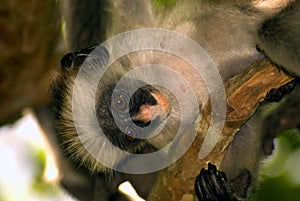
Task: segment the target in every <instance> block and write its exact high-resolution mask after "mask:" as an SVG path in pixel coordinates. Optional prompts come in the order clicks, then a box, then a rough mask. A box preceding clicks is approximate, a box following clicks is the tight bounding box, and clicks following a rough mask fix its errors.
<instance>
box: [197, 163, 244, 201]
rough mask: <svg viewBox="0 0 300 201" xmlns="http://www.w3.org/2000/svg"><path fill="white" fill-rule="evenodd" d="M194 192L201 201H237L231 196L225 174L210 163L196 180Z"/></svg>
mask: <svg viewBox="0 0 300 201" xmlns="http://www.w3.org/2000/svg"><path fill="white" fill-rule="evenodd" d="M195 192H196V195H197V197H198V199H199V200H201V201H238V200H239V199H237V198H235V197H234V196H233V193H232V190H231V187H230V185H229V182H228V180H227V177H226V174H225V173H224V172H222V171H218V170H217V167H216V166H215V165H213V164H211V163H209V164H208V169H207V170H206V169H204V168H203V169H201V171H200V174H199V175H198V176H197V178H196V182H195Z"/></svg>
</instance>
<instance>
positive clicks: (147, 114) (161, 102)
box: [132, 93, 170, 123]
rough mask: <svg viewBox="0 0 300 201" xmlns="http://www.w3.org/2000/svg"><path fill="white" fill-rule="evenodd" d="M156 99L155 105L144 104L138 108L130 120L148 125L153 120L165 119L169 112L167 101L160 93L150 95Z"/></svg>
mask: <svg viewBox="0 0 300 201" xmlns="http://www.w3.org/2000/svg"><path fill="white" fill-rule="evenodd" d="M151 95H152V96H153V97H154V98H155V99H156V101H157V104H155V105H150V104H144V105H142V106H141V107H140V109H139V111H138V113H137V114H136V115H135V116H133V117H132V120H133V121H134V122H135V121H138V122H144V123H149V122H151V121H153V120H154V119H161V120H163V119H165V118H166V117H167V116H168V114H169V112H170V104H169V101H168V99H167V98H166V97H165V96H164V95H162V94H160V93H151Z"/></svg>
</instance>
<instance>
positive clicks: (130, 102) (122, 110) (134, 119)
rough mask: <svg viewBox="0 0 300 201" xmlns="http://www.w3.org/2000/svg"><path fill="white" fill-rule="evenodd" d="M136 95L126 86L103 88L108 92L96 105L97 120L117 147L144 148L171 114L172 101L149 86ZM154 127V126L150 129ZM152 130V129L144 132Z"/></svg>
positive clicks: (134, 81)
mask: <svg viewBox="0 0 300 201" xmlns="http://www.w3.org/2000/svg"><path fill="white" fill-rule="evenodd" d="M140 82H142V81H139V80H132V79H129V78H128V79H127V81H126V83H127V84H130V85H134V84H136V83H139V84H141V83H140ZM142 85H144V86H143V87H141V88H138V89H137V90H136V91H135V92H134V93H133V94H132V95H130V93H129V92H128V90H127V88H130V87H132V86H122V89H116V90H114V88H115V85H109V86H105V87H104V86H103V85H102V86H101V84H100V86H99V88H100V89H103V88H105V89H106V90H104V91H101V92H99V95H98V98H99V99H98V100H97V102H98V103H99V104H98V105H97V106H96V110H97V118H98V122H99V125H100V127H101V128H102V130H103V132H104V134H105V136H106V137H107V138H108V139H109V140H110V142H111V143H112V144H114V145H115V146H117V147H119V148H121V149H123V150H127V151H132V149H135V148H136V147H137V146H138V145H141V144H143V143H144V142H145V140H146V139H147V138H148V137H149V136H150V135H151V132H153V131H154V129H155V128H156V127H158V126H159V124H160V123H162V122H163V121H164V120H165V119H166V118H167V117H168V115H169V113H170V105H169V100H168V98H167V97H166V96H165V95H164V94H161V93H160V92H159V90H157V89H156V88H154V87H153V86H151V85H148V84H146V83H143V84H142ZM150 125H151V126H150ZM147 127H150V129H144V128H147Z"/></svg>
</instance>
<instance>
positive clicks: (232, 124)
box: [147, 60, 293, 201]
mask: <svg viewBox="0 0 300 201" xmlns="http://www.w3.org/2000/svg"><path fill="white" fill-rule="evenodd" d="M292 79H293V78H292V77H291V76H289V75H287V74H285V73H284V72H283V71H281V70H279V69H278V68H277V67H276V66H274V65H272V64H270V62H269V61H267V60H260V61H257V62H256V63H254V64H253V65H252V66H250V67H249V68H248V69H246V70H245V71H244V72H242V73H241V74H238V75H236V76H235V77H233V78H232V79H230V80H229V81H228V82H227V83H226V93H227V104H228V105H227V116H226V121H225V126H224V129H223V133H222V136H221V137H220V139H219V142H218V143H217V144H216V146H215V147H214V149H213V151H212V152H211V153H210V154H209V155H208V156H207V157H206V158H205V159H203V160H199V159H198V153H199V150H200V148H201V145H202V143H203V140H204V137H205V134H203V133H206V131H207V129H208V125H209V122H208V121H209V115H210V110H209V107H207V108H206V110H205V111H203V118H202V120H201V122H200V124H199V126H198V131H197V132H198V135H197V138H196V139H195V141H194V142H193V144H192V146H191V147H190V148H189V150H188V151H187V152H186V153H185V155H184V156H183V157H182V158H181V159H180V160H179V161H178V162H176V163H175V164H173V165H172V166H170V167H168V168H166V169H165V170H163V171H162V172H161V173H160V175H159V176H158V179H157V182H156V184H155V186H154V188H153V189H152V192H151V193H150V195H149V197H148V199H147V200H148V201H157V200H160V201H169V200H181V201H193V200H196V198H195V196H194V182H195V178H196V176H197V175H198V174H199V171H200V169H201V168H204V167H206V166H207V162H208V161H211V162H213V163H214V164H217V165H219V164H220V163H221V161H222V159H223V157H224V155H225V153H226V148H227V147H228V145H229V144H230V142H231V141H232V139H233V137H234V135H235V133H236V132H237V131H238V129H239V128H240V126H241V125H242V124H243V123H244V122H245V121H247V119H249V118H250V117H251V116H252V114H253V113H254V112H255V111H256V109H257V107H258V106H259V104H260V102H261V101H262V100H263V99H264V97H265V96H266V94H267V93H268V92H269V91H270V90H271V89H273V88H278V87H280V86H282V85H284V84H286V83H288V82H290V81H291V80H292Z"/></svg>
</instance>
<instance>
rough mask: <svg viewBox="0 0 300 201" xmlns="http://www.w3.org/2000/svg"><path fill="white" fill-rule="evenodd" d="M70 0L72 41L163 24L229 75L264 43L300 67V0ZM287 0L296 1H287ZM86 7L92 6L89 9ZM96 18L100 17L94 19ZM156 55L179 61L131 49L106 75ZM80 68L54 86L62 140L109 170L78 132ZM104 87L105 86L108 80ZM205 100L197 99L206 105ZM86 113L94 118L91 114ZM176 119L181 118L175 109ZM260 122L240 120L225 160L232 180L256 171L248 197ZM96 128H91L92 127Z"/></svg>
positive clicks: (98, 168) (291, 67)
mask: <svg viewBox="0 0 300 201" xmlns="http://www.w3.org/2000/svg"><path fill="white" fill-rule="evenodd" d="M71 2H72V1H70V0H65V1H64V4H63V5H64V7H63V9H64V14H65V20H66V27H67V36H68V38H69V47H71V49H74V48H82V47H86V46H90V45H95V44H97V43H100V42H102V41H103V40H105V39H107V38H110V37H112V36H115V35H117V34H119V33H122V32H124V31H128V30H131V29H137V28H149V27H154V28H164V29H170V30H173V31H176V32H179V33H181V34H183V35H186V36H187V37H189V38H191V39H193V40H194V41H196V42H197V43H198V44H200V45H201V46H202V47H203V48H204V49H205V50H206V51H207V52H208V54H209V55H210V56H211V57H212V59H213V60H214V62H215V64H216V66H217V68H218V69H219V71H220V74H221V77H222V79H223V80H224V81H225V80H227V79H228V78H230V77H232V76H233V75H235V74H236V73H238V72H240V71H242V70H243V69H244V68H246V67H248V65H249V64H250V63H252V62H253V61H254V60H255V59H257V58H259V57H261V54H260V53H259V52H257V51H256V45H257V43H258V45H259V47H260V48H261V49H262V50H263V51H264V52H265V54H266V55H267V56H268V57H269V58H270V59H271V60H272V61H273V62H275V63H276V64H278V65H280V66H282V67H283V68H285V69H286V70H287V71H289V72H291V73H293V74H296V75H300V55H299V54H300V3H299V2H300V1H298V0H295V1H294V2H293V1H290V0H286V1H273V2H272V1H268V2H269V3H270V5H271V6H265V4H264V3H265V2H266V1H263V0H256V1H250V0H245V1H242V0H240V1H239V0H237V1H218V0H215V1H208V0H202V1H200V0H179V1H177V3H175V4H174V5H170V6H166V7H162V8H160V7H155V5H154V3H153V1H148V0H136V1H133V0H128V1H123V0H114V1H105V2H104V3H103V2H102V1H97V0H93V1H92V2H89V3H85V2H83V1H80V3H79V1H78V2H77V3H74V2H72V3H71ZM99 2H101V4H102V5H105V6H104V7H105V9H102V10H101V9H100V6H99V5H100V3H99ZM286 4H290V5H289V6H288V7H287V8H284V7H285V6H286ZM92 7H93V8H92ZM69 8H72V9H69ZM76 8H77V9H76ZM82 9H87V12H85V10H82ZM89 9H91V10H89ZM93 17H94V18H93ZM90 19H93V20H92V21H91V22H90ZM79 39H80V40H79ZM133 40H134V39H133ZM120 48H122V47H120ZM157 60H158V61H161V62H162V63H164V62H166V61H171V62H170V63H172V59H170V58H169V57H155V56H152V55H151V54H150V55H149V54H147V55H143V53H140V54H139V53H137V54H136V55H134V56H128V57H127V58H124V59H123V60H121V61H119V62H117V63H115V67H114V68H115V71H114V72H111V74H109V75H108V76H107V77H106V80H105V83H109V84H115V82H116V81H117V79H116V77H118V76H119V74H120V75H123V74H124V73H125V72H127V71H129V70H130V69H132V68H134V67H135V66H137V65H138V64H140V63H147V62H151V61H157ZM183 71H184V70H183ZM75 74H76V71H75V72H73V69H71V70H67V71H64V72H61V73H60V75H59V76H58V78H57V81H56V83H55V84H54V87H53V91H54V94H56V93H62V95H59V99H60V100H59V103H57V105H58V106H57V107H58V108H59V109H61V111H59V117H62V118H61V119H60V121H59V123H58V133H59V134H58V135H59V138H60V139H61V141H62V142H63V143H66V144H68V146H69V147H68V149H67V150H68V151H69V152H70V153H69V155H70V157H71V158H72V157H73V158H74V161H77V163H79V164H81V165H83V166H86V167H87V168H88V169H89V170H90V171H91V172H92V173H97V172H107V171H109V170H108V169H107V168H105V167H104V166H102V165H101V164H99V163H97V161H96V160H94V159H93V158H92V157H90V156H89V154H88V153H87V152H86V150H85V149H84V147H82V145H81V144H80V142H79V139H78V137H76V131H75V129H74V126H73V120H72V114H71V108H70V107H71V103H70V102H71V100H70V99H71V94H72V87H73V80H74V77H75ZM194 83H197V84H198V81H197V80H195V81H194ZM60 87H61V88H60ZM102 87H103V88H104V89H105V86H102ZM198 88H199V92H198V97H197V98H198V100H202V101H203V97H206V95H207V94H205V95H203V93H202V91H203V90H202V89H201V86H200V87H198ZM102 91H103V89H99V92H98V93H99V94H101V93H102ZM57 96H58V95H56V97H57ZM84 98H88V97H84ZM204 99H205V98H204ZM87 102H90V101H87ZM91 102H93V101H91ZM201 103H203V102H201ZM201 103H200V105H199V106H197V107H199V108H201V106H202V105H201ZM89 104H91V103H89ZM104 112H105V111H104ZM178 116H179V115H178ZM83 118H85V119H89V117H86V116H84V115H83ZM106 120H107V119H103V120H100V121H106ZM173 123H174V125H175V124H176V115H175V116H174V121H173ZM257 124H258V122H257V115H255V116H254V117H253V118H252V119H251V120H249V121H248V122H247V123H246V124H245V125H244V126H243V127H241V130H240V132H239V133H238V134H237V136H236V137H235V139H234V141H233V143H232V144H231V145H230V147H229V151H228V153H227V155H226V156H225V158H224V160H223V162H222V165H221V168H222V169H223V170H224V171H225V172H226V173H227V175H228V177H229V180H233V179H235V178H236V177H237V176H238V175H239V173H240V172H242V171H243V170H245V169H247V170H249V171H250V172H251V178H252V179H251V181H250V184H249V185H250V187H249V188H248V187H247V189H245V190H246V192H247V193H246V195H243V196H245V197H244V198H243V199H246V200H249V198H250V197H251V194H252V191H253V189H254V188H255V184H256V183H257V175H258V171H259V162H260V160H261V159H262V158H263V154H262V150H261V138H262V136H261V135H260V133H259V132H257V131H256V130H255V127H256V125H257ZM91 130H93V128H91ZM170 130H171V131H170ZM170 130H167V131H166V132H167V133H168V135H169V134H170V135H171V136H172V133H173V131H172V126H171V127H170ZM93 133H94V131H91V133H90V134H92V135H93ZM95 135H96V134H95ZM165 139H168V138H165ZM159 142H162V145H164V142H165V140H164V139H159V140H157V141H152V144H154V145H156V146H158V147H160V146H161V145H159ZM101 144H102V146H103V147H102V148H103V150H106V149H107V151H106V152H105V153H106V155H107V156H106V157H110V156H111V155H112V154H113V153H111V152H110V150H109V147H106V145H105V143H99V146H100V145H101ZM241 153H242V154H241ZM116 162H119V161H116Z"/></svg>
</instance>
